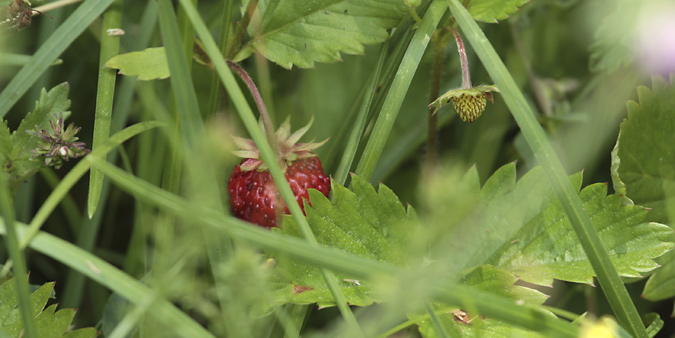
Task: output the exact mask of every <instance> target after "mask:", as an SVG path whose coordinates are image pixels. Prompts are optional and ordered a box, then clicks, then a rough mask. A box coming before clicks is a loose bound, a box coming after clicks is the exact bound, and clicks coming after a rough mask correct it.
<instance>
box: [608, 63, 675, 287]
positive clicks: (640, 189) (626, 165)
mask: <svg viewBox="0 0 675 338" xmlns="http://www.w3.org/2000/svg"><path fill="white" fill-rule="evenodd" d="M674 81H675V76H671V78H670V83H671V85H669V84H668V83H666V81H665V80H664V79H663V78H661V77H655V78H654V79H653V86H652V87H653V89H652V90H649V88H647V87H639V88H638V89H637V90H638V99H639V103H638V102H633V101H631V102H628V104H627V106H628V117H627V118H626V119H625V120H624V121H623V123H622V124H621V130H620V132H619V137H618V139H617V142H616V145H615V147H614V150H613V151H612V181H613V183H614V189H615V190H616V191H617V192H618V193H622V194H624V195H625V196H626V197H627V198H629V199H630V200H629V202H634V203H636V204H640V205H644V206H646V207H649V208H651V209H652V211H651V212H650V213H649V215H648V218H649V220H653V221H656V222H668V223H671V222H672V221H673V219H672V218H670V217H669V212H670V213H672V212H673V211H674V210H673V205H674V204H675V134H673V130H675V129H674V128H675V108H674V107H675V87H673V86H672V84H673V83H675V82H674ZM671 215H672V214H671ZM671 217H672V216H671ZM674 261H675V252H672V251H671V252H669V253H667V254H666V255H664V256H663V257H661V258H659V259H658V260H657V262H659V263H661V264H663V266H662V267H661V268H660V269H659V270H657V271H656V272H655V273H654V274H653V275H652V276H651V277H650V278H649V280H648V281H647V284H646V285H645V289H644V293H643V295H644V297H645V298H647V299H650V300H661V299H666V298H670V297H674V296H675V264H674V263H673V262H674Z"/></svg>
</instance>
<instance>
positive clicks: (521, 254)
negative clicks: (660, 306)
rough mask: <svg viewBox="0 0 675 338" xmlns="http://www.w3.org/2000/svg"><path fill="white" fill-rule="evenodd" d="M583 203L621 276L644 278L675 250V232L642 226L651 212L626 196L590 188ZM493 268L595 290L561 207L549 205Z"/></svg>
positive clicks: (597, 186)
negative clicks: (674, 234) (628, 203)
mask: <svg viewBox="0 0 675 338" xmlns="http://www.w3.org/2000/svg"><path fill="white" fill-rule="evenodd" d="M580 197H581V199H582V201H583V202H584V208H585V209H586V211H587V212H588V213H589V214H590V215H591V221H592V222H593V226H595V228H596V229H597V231H598V233H599V234H600V238H601V239H602V242H603V244H604V245H605V247H606V248H607V249H608V251H609V253H610V254H611V256H612V261H613V263H614V265H615V266H616V269H617V270H618V272H619V274H620V275H622V276H627V277H641V274H642V273H643V272H648V271H651V270H654V269H655V268H657V267H658V264H656V262H654V261H653V259H654V258H656V257H658V256H661V255H663V254H664V253H665V252H667V251H668V250H670V249H671V248H672V247H673V244H672V243H669V242H665V241H666V239H667V238H668V236H669V235H670V234H672V229H670V228H669V227H668V226H665V225H663V224H659V223H641V221H642V219H643V218H644V217H645V214H647V209H646V208H644V207H641V206H622V205H621V197H620V196H618V195H610V196H607V186H606V185H605V184H602V183H597V184H593V185H590V186H588V187H586V188H584V189H583V190H582V191H581V193H580ZM488 262H489V263H492V264H495V265H497V266H499V267H502V268H504V269H507V270H509V271H512V272H513V273H515V274H516V275H518V276H519V277H520V278H521V279H523V280H525V281H528V282H531V283H535V284H540V285H547V284H551V283H552V282H553V279H554V278H555V279H560V280H566V281H572V282H581V283H589V284H590V283H592V281H593V276H594V274H593V269H592V268H591V265H590V262H589V261H588V259H587V258H586V255H585V254H584V251H583V249H582V248H581V244H580V243H579V241H578V239H577V237H576V235H575V234H574V231H573V230H572V227H571V226H570V224H569V221H568V220H567V217H566V216H565V213H564V211H563V210H562V208H561V207H560V206H559V204H558V203H557V202H552V203H547V204H546V205H545V206H544V207H543V208H542V209H541V210H540V211H539V212H538V213H537V215H535V217H534V218H532V219H531V220H529V221H528V222H527V223H526V224H525V225H524V226H523V228H522V229H521V230H520V231H519V232H518V233H517V234H516V235H515V236H514V237H513V239H512V240H511V241H509V242H508V243H505V244H504V245H502V247H501V248H500V250H498V251H497V252H495V254H494V256H493V257H491V258H490V259H489V260H488Z"/></svg>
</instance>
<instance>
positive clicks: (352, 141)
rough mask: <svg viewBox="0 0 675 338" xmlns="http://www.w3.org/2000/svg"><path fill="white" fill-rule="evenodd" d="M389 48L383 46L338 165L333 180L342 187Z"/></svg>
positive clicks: (386, 45)
mask: <svg viewBox="0 0 675 338" xmlns="http://www.w3.org/2000/svg"><path fill="white" fill-rule="evenodd" d="M387 47H389V41H387V42H385V43H384V44H382V49H381V50H380V57H379V59H378V61H377V66H376V68H375V71H374V72H373V74H372V79H371V82H370V84H369V85H368V87H367V88H366V93H365V95H364V100H363V102H362V103H361V108H360V109H359V112H358V115H357V116H356V122H355V123H354V124H353V125H352V131H351V133H350V134H349V139H348V140H347V145H346V147H345V149H344V152H343V153H342V159H341V160H340V165H338V168H337V170H336V171H335V176H334V177H333V179H334V180H335V182H337V183H338V184H340V185H344V184H345V182H346V181H347V175H348V174H349V170H350V169H351V167H352V163H353V162H354V157H356V151H357V150H358V147H359V142H360V141H361V135H363V130H364V128H365V126H366V121H367V120H368V112H369V111H370V108H371V104H372V102H373V97H374V96H375V91H376V90H377V87H378V84H379V83H380V72H381V71H382V67H383V65H384V59H385V57H386V56H387V52H388V51H389V48H387Z"/></svg>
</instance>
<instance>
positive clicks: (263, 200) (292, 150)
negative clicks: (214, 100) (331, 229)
mask: <svg viewBox="0 0 675 338" xmlns="http://www.w3.org/2000/svg"><path fill="white" fill-rule="evenodd" d="M311 124H312V122H311V121H310V123H309V124H308V125H307V126H305V127H304V128H301V129H299V130H298V131H296V132H295V133H293V134H292V135H291V134H290V130H291V126H290V122H289V120H286V121H285V122H284V123H283V124H282V125H281V127H280V128H279V130H277V132H276V134H275V139H276V143H277V147H278V149H279V153H278V156H277V158H278V160H279V163H280V165H281V169H282V170H283V171H284V173H285V176H286V180H288V183H289V185H290V186H291V190H292V191H293V195H294V196H295V200H296V201H297V202H298V204H299V205H300V208H301V209H302V211H303V212H304V211H305V210H304V205H303V202H302V200H303V199H306V200H307V201H308V202H309V193H308V191H307V190H308V189H316V190H318V191H320V192H321V193H323V194H324V195H325V196H328V192H329V191H330V178H329V177H328V176H326V174H324V172H323V167H322V166H321V161H320V160H319V158H318V157H317V156H316V154H314V153H312V151H313V150H314V149H316V148H318V147H319V146H321V145H323V144H324V143H325V142H326V141H323V142H320V143H297V141H298V140H299V139H300V137H302V135H304V134H305V132H307V130H308V129H309V127H310V125H311ZM234 139H235V143H236V144H237V145H238V146H239V147H240V148H241V150H240V151H237V152H236V154H237V155H238V156H240V157H243V158H244V160H243V161H242V162H241V163H240V164H238V165H237V166H236V167H235V168H234V171H233V172H232V175H231V177H230V180H229V182H228V187H227V190H228V193H229V196H230V206H231V207H232V211H233V212H234V215H235V216H236V217H237V218H240V219H243V220H245V221H248V222H251V223H255V224H258V225H260V226H263V227H267V228H271V227H276V226H279V221H280V220H281V216H283V214H284V213H285V214H289V211H288V207H287V206H286V203H284V201H283V199H282V198H281V196H280V194H279V191H278V189H277V187H276V185H275V184H274V181H273V180H272V175H271V174H270V172H269V170H268V169H267V166H266V165H265V163H263V162H262V161H261V160H260V158H259V157H260V154H259V151H258V149H257V147H256V146H255V143H254V142H253V141H252V140H248V139H242V138H238V137H235V138H234Z"/></svg>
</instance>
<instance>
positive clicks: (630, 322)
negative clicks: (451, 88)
mask: <svg viewBox="0 0 675 338" xmlns="http://www.w3.org/2000/svg"><path fill="white" fill-rule="evenodd" d="M447 3H448V6H449V7H450V10H451V11H452V14H453V15H454V16H455V18H456V20H457V23H458V24H459V26H460V27H461V28H462V31H463V32H464V34H465V36H466V38H467V39H468V41H469V42H470V43H471V46H472V47H473V49H474V50H475V51H476V54H477V55H478V57H479V58H480V60H481V62H482V63H483V65H484V67H485V69H486V70H487V72H488V73H489V74H490V76H491V77H492V79H493V80H494V82H495V84H496V85H497V87H498V88H499V90H500V91H501V93H502V96H503V97H504V101H505V102H506V104H507V106H508V107H509V109H510V110H511V113H512V114H513V117H514V119H515V120H516V122H517V123H518V126H519V127H520V129H521V131H522V133H523V136H525V139H526V140H527V143H528V144H529V145H530V148H531V149H532V151H533V152H534V155H535V157H536V158H537V160H538V161H539V163H540V164H541V166H542V167H543V169H544V171H545V173H546V175H547V176H548V179H549V181H550V183H551V186H552V187H553V190H554V191H555V193H556V195H557V197H558V199H559V201H560V203H561V204H562V206H563V209H564V210H565V213H566V214H567V216H568V217H569V219H570V222H571V224H572V227H573V229H574V231H575V232H576V234H577V236H578V237H579V242H580V243H581V246H582V248H583V249H584V251H585V252H586V255H587V256H588V259H589V261H590V263H591V266H592V267H593V270H594V271H595V274H596V275H597V277H598V281H599V282H600V285H601V286H602V290H603V291H604V292H605V295H606V297H607V300H608V301H609V303H610V305H611V307H612V309H613V310H614V314H615V315H616V317H617V319H618V321H619V323H620V324H621V325H622V326H623V327H624V328H625V329H627V330H628V331H629V332H631V334H632V335H633V336H635V337H647V331H646V330H645V327H644V325H643V324H642V320H641V319H640V315H639V313H638V311H637V309H636V308H635V304H633V302H632V301H631V298H630V295H629V294H628V291H627V290H626V288H625V286H624V285H623V283H622V281H621V278H620V277H619V274H618V273H617V271H616V268H615V267H614V264H613V263H612V261H611V259H610V256H609V253H608V252H607V249H605V247H604V246H603V244H602V241H601V240H600V237H599V235H598V233H597V232H596V231H595V229H594V228H593V224H592V223H591V220H590V218H589V217H588V214H587V213H586V211H585V210H584V209H583V204H582V202H581V199H580V198H579V195H578V194H577V192H576V190H575V189H574V187H573V186H572V184H571V182H570V181H569V179H568V177H567V174H566V173H565V171H564V169H563V166H562V163H560V160H559V159H558V157H557V156H556V153H555V151H554V150H553V147H552V146H551V144H550V142H549V141H548V139H547V137H546V134H545V132H544V130H543V129H542V128H541V126H540V125H539V123H538V122H537V119H536V118H535V116H534V113H533V112H532V109H531V108H530V106H529V105H528V103H527V101H526V100H525V97H524V96H523V94H522V93H521V92H520V90H519V89H518V87H517V85H516V83H515V82H514V80H513V78H512V77H511V75H510V74H509V72H508V70H507V69H506V66H504V63H503V62H502V61H501V59H500V58H499V56H498V55H497V53H496V52H495V50H494V48H493V47H492V45H491V44H490V43H489V42H488V40H487V38H486V37H485V35H484V34H483V32H482V31H481V29H480V27H478V24H476V22H475V21H474V20H473V18H471V15H470V14H469V12H468V11H467V10H466V9H465V8H464V7H462V5H461V4H460V3H459V2H458V1H457V0H447Z"/></svg>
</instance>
